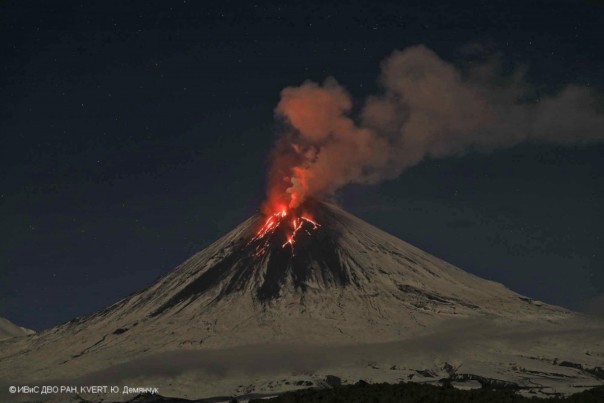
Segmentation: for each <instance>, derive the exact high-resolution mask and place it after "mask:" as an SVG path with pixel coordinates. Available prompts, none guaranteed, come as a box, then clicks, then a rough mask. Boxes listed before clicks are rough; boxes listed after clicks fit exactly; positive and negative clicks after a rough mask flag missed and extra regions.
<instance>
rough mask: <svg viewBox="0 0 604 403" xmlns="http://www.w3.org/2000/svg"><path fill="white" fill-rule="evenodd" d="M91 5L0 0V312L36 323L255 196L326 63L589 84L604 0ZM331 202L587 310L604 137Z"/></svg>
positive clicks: (365, 80)
mask: <svg viewBox="0 0 604 403" xmlns="http://www.w3.org/2000/svg"><path fill="white" fill-rule="evenodd" d="M90 3H91V2H85V1H81V2H72V1H55V2H48V1H2V2H0V54H1V55H2V64H1V70H0V136H1V137H0V138H1V140H2V146H1V148H0V150H1V151H0V152H1V155H0V184H1V187H0V316H2V317H6V318H8V319H10V320H12V321H14V322H16V323H18V324H20V325H22V326H26V327H30V328H33V329H36V330H39V329H43V328H47V327H49V326H53V325H56V324H59V323H61V322H64V321H68V320H70V319H72V318H74V317H76V316H80V315H85V314H89V313H92V312H95V311H96V310H99V309H101V308H104V307H105V306H107V305H109V304H111V303H113V302H116V301H117V300H118V299H120V298H122V297H124V296H126V295H127V294H129V293H132V292H135V291H137V290H139V289H141V288H143V287H145V286H147V285H148V284H150V283H151V282H152V281H153V280H154V279H156V278H157V277H158V276H160V275H162V274H164V273H166V272H168V271H169V270H171V269H173V268H174V267H175V266H176V265H177V264H179V263H180V262H182V261H183V260H184V259H186V258H187V257H189V256H190V255H192V254H193V253H195V252H196V251H198V250H200V249H202V248H203V247H205V246H207V245H209V244H210V243H211V242H213V241H214V240H216V239H217V238H218V237H219V236H221V235H223V234H225V233H226V232H228V231H229V230H230V229H232V228H233V227H234V226H236V225H237V224H239V223H240V222H241V221H242V220H244V219H246V218H247V217H248V216H250V215H251V214H253V213H254V212H256V211H257V210H258V208H259V206H260V203H261V202H262V200H263V197H264V192H265V174H266V169H267V156H268V153H269V151H270V149H271V145H272V144H273V143H274V140H275V137H276V136H277V133H276V132H277V129H276V125H275V119H274V112H273V111H274V108H275V106H276V105H277V103H278V101H279V94H280V91H281V89H283V88H284V87H286V86H292V85H299V84H301V83H302V82H303V81H304V80H306V79H312V80H316V81H319V82H321V81H323V80H324V79H325V78H326V77H328V76H333V77H335V78H336V79H337V80H338V82H339V83H340V84H341V85H343V86H345V87H346V88H347V89H348V90H349V91H350V93H351V94H352V96H353V97H354V98H355V99H358V100H359V101H361V100H362V99H364V98H365V97H366V96H367V95H368V94H370V93H374V92H375V91H376V89H377V85H376V77H377V75H378V73H379V66H380V62H381V61H382V60H383V59H384V58H386V57H387V56H388V55H390V54H391V53H392V52H393V51H394V50H396V49H405V48H407V47H409V46H413V45H418V44H424V45H426V46H427V47H428V48H430V49H432V50H434V51H435V52H436V53H437V54H438V55H439V56H440V57H441V58H443V59H444V60H447V61H448V62H451V63H453V64H455V65H460V66H461V65H464V64H465V63H467V62H468V60H469V59H470V58H472V57H477V53H479V54H478V57H491V56H496V57H499V58H500V60H502V62H503V65H504V66H507V68H510V69H512V68H514V66H524V67H526V68H527V69H528V79H529V80H530V82H531V83H532V84H534V86H535V88H538V89H539V91H540V92H541V93H543V94H547V93H549V92H555V91H557V90H559V89H560V88H561V87H563V86H565V85H567V84H579V85H583V86H589V87H591V88H592V89H594V90H595V91H597V92H598V93H599V96H600V100H602V93H604V74H603V72H604V7H603V6H602V5H601V4H598V3H599V2H587V1H586V2H582V1H576V2H574V1H551V0H549V1H505V2H503V1H493V0H490V1H482V2H464V1H450V2H447V1H435V2H431V1H417V2H410V1H406V2H403V1H396V2H394V1H393V2H379V3H378V2H372V1H350V2H331V4H329V5H326V4H322V2H312V1H304V2H287V3H288V4H287V5H285V3H286V2H260V1H259V2H257V3H254V2H252V1H248V2H232V1H221V2H214V3H213V4H210V2H201V1H197V2H196V1H191V0H189V1H129V2H121V1H120V2H118V1H99V2H95V3H94V4H90ZM289 3H291V4H289ZM601 106H602V109H604V102H602V103H601ZM602 112H603V113H604V110H602ZM337 200H338V201H339V203H340V204H341V205H342V206H343V207H344V208H345V209H347V210H348V211H350V212H352V213H353V214H355V215H357V216H359V217H360V218H362V219H364V220H366V221H368V222H369V223H371V224H374V225H376V226H378V227H380V228H382V229H384V230H386V231H387V232H390V233H392V234H394V235H396V236H398V237H400V238H401V239H404V240H406V241H407V242H410V243H411V244H414V245H416V246H418V247H420V248H422V249H424V250H426V251H427V252H429V253H431V254H433V255H435V256H438V257H440V258H443V259H445V260H447V261H449V262H451V263H453V264H455V265H457V266H459V267H461V268H463V269H464V270H467V271H469V272H471V273H474V274H477V275H479V276H481V277H484V278H487V279H492V280H496V281H499V282H501V283H503V284H505V285H506V286H508V287H509V288H511V289H513V290H515V291H517V292H520V293H522V294H525V295H528V296H531V297H533V298H536V299H540V300H543V301H546V302H548V303H553V304H558V305H562V306H564V307H568V308H572V309H576V310H585V309H587V307H591V308H590V309H597V307H595V308H594V303H593V301H594V300H597V296H598V295H602V294H604V253H603V252H602V250H603V249H604V242H603V241H604V230H603V229H602V224H603V223H604V210H603V208H602V206H603V205H604V144H601V143H600V144H591V145H571V146H560V145H547V144H522V145H517V146H514V147H511V148H506V149H502V150H498V151H493V152H489V153H483V152H470V153H467V154H466V155H464V156H460V157H451V158H445V159H439V160H426V161H424V162H422V163H420V164H419V165H417V166H415V167H413V168H411V169H410V170H408V171H407V172H405V173H404V174H403V175H401V176H400V177H398V178H397V179H394V180H390V181H387V182H384V183H382V184H379V185H372V186H360V185H355V186H349V187H346V188H345V189H342V190H341V191H340V192H338V194H337ZM603 311H604V309H603Z"/></svg>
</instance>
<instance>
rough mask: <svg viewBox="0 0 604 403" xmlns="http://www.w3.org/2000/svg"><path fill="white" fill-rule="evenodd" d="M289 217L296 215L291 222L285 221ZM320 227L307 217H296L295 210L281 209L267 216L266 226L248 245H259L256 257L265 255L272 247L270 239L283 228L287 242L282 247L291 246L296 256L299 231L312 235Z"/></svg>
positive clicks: (259, 230) (262, 227) (261, 228)
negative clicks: (295, 247) (295, 248)
mask: <svg viewBox="0 0 604 403" xmlns="http://www.w3.org/2000/svg"><path fill="white" fill-rule="evenodd" d="M288 215H294V217H293V218H292V219H291V221H285V217H287V216H288ZM282 224H283V225H282ZM288 224H289V225H288ZM320 226H321V225H319V224H318V223H317V222H316V221H314V220H312V219H311V218H309V217H308V216H307V215H300V216H296V211H295V210H293V211H288V210H287V209H286V208H283V207H280V208H277V209H276V210H273V212H272V213H269V214H267V217H266V220H265V221H264V224H263V225H262V226H261V227H260V228H259V229H258V231H257V232H256V234H255V235H254V237H253V238H252V239H251V240H250V241H249V242H248V245H250V244H252V243H258V244H257V245H256V249H255V252H254V256H257V257H259V256H262V255H264V254H265V253H266V251H268V249H269V247H270V244H269V240H270V238H271V237H272V236H273V235H274V234H275V233H276V232H277V230H278V229H279V228H281V230H282V231H284V232H285V242H284V243H283V244H282V245H281V247H282V248H285V247H286V246H288V245H289V246H290V247H291V249H292V256H294V255H295V250H294V246H295V244H296V236H297V235H298V233H299V231H300V230H304V232H305V233H306V234H308V235H312V231H315V230H316V229H317V228H319V227H320Z"/></svg>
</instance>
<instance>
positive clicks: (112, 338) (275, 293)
mask: <svg viewBox="0 0 604 403" xmlns="http://www.w3.org/2000/svg"><path fill="white" fill-rule="evenodd" d="M572 317H574V314H573V313H572V312H570V311H567V310H565V309H563V308H559V307H555V306H551V305H548V304H545V303H542V302H539V301H535V300H533V299H531V298H528V297H524V296H522V295H519V294H517V293H515V292H513V291H511V290H509V289H508V288H506V287H504V286H503V285H501V284H498V283H496V282H492V281H488V280H484V279H481V278H479V277H476V276H474V275H471V274H469V273H467V272H464V271H462V270H460V269H459V268H456V267H455V266H453V265H451V264H448V263H446V262H444V261H442V260H440V259H438V258H436V257H434V256H431V255H430V254H428V253H426V252H423V251H421V250H420V249H418V248H416V247H413V246H411V245H409V244H408V243H406V242H403V241H401V240H400V239H398V238H395V237H393V236H391V235H389V234H387V233H385V232H383V231H381V230H379V229H378V228H376V227H374V226H372V225H370V224H368V223H366V222H364V221H362V220H360V219H358V218H356V217H354V216H352V215H351V214H349V213H347V212H345V211H343V210H342V209H340V208H339V207H338V206H336V205H334V204H331V203H327V202H323V201H318V200H308V201H306V202H305V203H304V204H303V205H301V206H300V207H299V208H298V209H297V210H295V211H289V212H282V213H281V212H277V213H275V214H274V217H272V216H269V217H268V218H267V217H266V216H265V215H263V214H260V213H259V214H256V215H254V216H252V217H251V218H249V219H248V220H246V221H244V222H243V223H242V224H240V225H239V226H237V227H236V228H235V229H233V230H232V231H231V232H229V233H228V234H226V235H225V236H223V237H222V238H220V239H219V240H218V241H216V242H215V243H213V244H212V245H210V246H209V247H207V248H206V249H204V250H202V251H200V252H199V253H197V254H195V255H194V256H192V257H191V258H189V259H188V260H187V261H185V262H184V263H182V264H181V265H179V266H178V267H176V268H175V269H174V270H173V271H171V272H169V273H168V274H166V275H165V276H163V277H161V278H160V279H158V280H157V281H156V282H155V283H153V284H152V285H150V286H149V287H147V288H146V289H144V290H142V291H140V292H137V293H135V294H132V295H130V296H128V297H126V298H124V299H122V300H121V301H119V302H117V303H115V304H114V305H112V306H110V307H108V308H106V309H105V310H103V311H101V312H98V313H96V314H93V315H91V316H87V317H82V318H77V319H74V320H72V321H71V322H68V323H65V324H63V325H60V326H57V327H54V328H52V329H49V330H46V331H44V332H40V333H38V334H35V335H31V336H29V337H26V338H18V339H14V340H13V341H10V342H4V344H0V378H3V379H36V380H39V379H56V378H63V379H65V378H69V377H71V378H73V377H74V376H82V375H83V374H86V373H93V372H94V371H97V372H98V371H106V370H107V369H108V368H111V367H113V366H116V365H123V364H124V363H127V362H130V361H133V360H140V359H142V358H144V357H147V356H149V355H151V354H169V353H172V352H191V353H192V352H204V351H206V352H210V351H223V350H224V349H233V348H239V347H241V346H255V345H271V344H272V345H286V344H296V345H302V344H303V345H310V346H331V347H333V348H338V346H339V347H342V346H351V345H371V344H374V345H375V344H376V343H393V342H400V341H401V340H411V339H413V338H414V337H415V338H417V337H420V338H421V337H423V336H422V335H424V334H426V332H430V331H431V329H435V328H437V327H439V326H440V325H441V324H443V323H452V322H453V323H454V322H455V321H466V322H467V321H478V323H483V322H484V323H486V321H489V323H499V324H501V323H513V324H514V325H515V326H520V327H523V326H529V325H530V326H533V327H534V326H537V327H538V328H543V327H546V326H554V325H555V324H556V323H562V322H564V321H567V320H569V318H572ZM473 323H475V322H473ZM474 331H475V330H474ZM466 332H472V331H469V330H466ZM458 335H459V334H458ZM466 336H468V337H470V333H467V334H466V335H465V336H464V337H466ZM600 347H601V346H600ZM581 348H582V347H581ZM569 351H571V350H569ZM557 354H558V356H559V355H560V353H559V352H558V353H557ZM431 357H432V356H431ZM591 358H593V359H599V360H601V357H600V358H597V357H596V356H593V355H592V356H591ZM431 359H432V358H431ZM556 360H557V358H556ZM551 361H552V362H553V361H554V357H551ZM418 365H419V364H418ZM422 365H423V364H422ZM592 365H593V363H592ZM416 369H418V370H419V369H421V368H416Z"/></svg>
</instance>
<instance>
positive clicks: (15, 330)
mask: <svg viewBox="0 0 604 403" xmlns="http://www.w3.org/2000/svg"><path fill="white" fill-rule="evenodd" d="M33 333H35V332H34V331H33V330H30V329H26V328H24V327H21V326H17V325H15V324H14V323H12V322H11V321H9V320H8V319H4V318H0V340H4V339H9V338H11V337H19V336H26V335H28V334H33Z"/></svg>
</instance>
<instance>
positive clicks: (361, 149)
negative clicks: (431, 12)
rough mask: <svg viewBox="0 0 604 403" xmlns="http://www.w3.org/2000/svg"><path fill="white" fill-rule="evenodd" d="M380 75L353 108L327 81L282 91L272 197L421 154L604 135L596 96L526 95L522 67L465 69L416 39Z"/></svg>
mask: <svg viewBox="0 0 604 403" xmlns="http://www.w3.org/2000/svg"><path fill="white" fill-rule="evenodd" d="M378 82H379V84H380V86H381V88H382V92H381V93H380V94H379V95H375V96H370V97H368V98H367V99H366V100H365V102H364V104H363V106H362V108H361V110H360V111H359V112H358V113H353V101H352V98H351V96H350V94H349V93H348V92H347V91H346V90H345V89H344V88H343V87H342V86H341V85H340V84H338V83H337V82H336V81H335V80H334V79H333V78H328V79H327V80H325V82H324V83H323V84H322V85H320V84H317V83H314V82H311V81H307V82H305V83H303V84H302V85H300V86H298V87H287V88H285V89H284V90H283V91H282V92H281V100H280V102H279V104H278V105H277V107H276V109H275V113H276V115H277V117H278V118H280V119H282V120H283V121H284V122H285V126H286V129H285V131H284V133H283V135H282V136H281V138H280V139H279V141H278V142H277V146H276V149H275V152H274V154H273V161H272V168H271V170H270V176H269V199H270V198H271V195H272V196H275V195H276V194H283V193H285V194H288V195H289V204H290V207H296V206H297V205H298V204H299V203H300V202H301V201H302V200H303V199H304V198H305V197H307V196H309V195H324V194H330V193H333V192H334V191H335V190H337V189H339V188H340V187H342V186H344V185H346V184H350V183H358V184H375V183H378V182H381V181H384V180H387V179H392V178H395V177H397V176H398V175H400V174H401V173H402V172H403V171H405V170H406V169H408V168H409V167H412V166H413V165H415V164H417V163H419V162H421V161H422V160H424V159H425V158H427V157H431V158H444V157H448V156H454V155H461V154H463V153H465V152H467V151H469V150H476V151H490V150H494V149H501V148H505V147H510V146H514V145H516V144H519V143H523V142H535V143H537V142H543V143H552V144H563V145H570V144H588V143H595V142H600V141H603V140H604V114H601V113H598V111H597V99H596V98H597V96H598V94H595V93H594V92H593V91H591V90H590V89H589V88H588V87H584V86H578V85H568V86H566V87H565V88H563V89H562V90H561V91H559V92H558V93H557V94H554V95H549V96H545V97H541V98H536V99H535V97H533V99H531V94H532V91H533V88H532V86H531V85H529V84H528V83H527V82H526V79H525V74H524V72H523V71H522V70H518V71H516V72H514V73H513V74H510V75H509V76H503V75H502V73H501V69H500V68H499V64H498V63H497V62H493V61H491V62H486V63H484V64H482V65H480V66H478V67H475V68H473V69H470V70H469V71H463V72H462V71H460V70H458V69H457V68H455V67H454V66H453V65H452V64H450V63H448V62H446V61H444V60H442V59H441V58H439V57H438V55H436V53H434V52H433V51H431V50H430V49H428V48H426V47H424V46H415V47H411V48H408V49H405V50H403V51H395V52H394V53H393V54H392V55H390V56H389V57H388V58H386V59H385V60H384V61H383V62H382V65H381V74H380V76H379V79H378Z"/></svg>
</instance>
